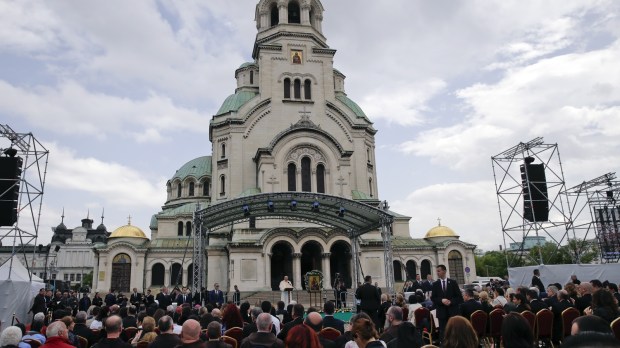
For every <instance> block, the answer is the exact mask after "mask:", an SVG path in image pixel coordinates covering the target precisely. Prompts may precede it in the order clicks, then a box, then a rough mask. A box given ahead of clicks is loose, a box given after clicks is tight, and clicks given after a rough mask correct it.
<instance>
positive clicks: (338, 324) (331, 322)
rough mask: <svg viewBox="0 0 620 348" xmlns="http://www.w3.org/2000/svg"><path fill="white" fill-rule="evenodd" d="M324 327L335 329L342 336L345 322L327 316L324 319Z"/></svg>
mask: <svg viewBox="0 0 620 348" xmlns="http://www.w3.org/2000/svg"><path fill="white" fill-rule="evenodd" d="M323 327H333V328H334V329H336V330H338V331H340V334H343V333H344V321H342V320H340V319H336V318H334V316H333V315H325V317H324V318H323Z"/></svg>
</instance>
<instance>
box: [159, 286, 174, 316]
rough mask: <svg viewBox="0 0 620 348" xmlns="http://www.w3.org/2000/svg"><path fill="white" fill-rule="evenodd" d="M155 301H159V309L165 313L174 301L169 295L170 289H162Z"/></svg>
mask: <svg viewBox="0 0 620 348" xmlns="http://www.w3.org/2000/svg"><path fill="white" fill-rule="evenodd" d="M155 299H156V300H157V303H158V307H159V308H161V309H163V310H164V311H165V310H166V309H167V308H168V306H170V305H171V304H172V299H171V298H170V295H168V288H167V287H165V286H164V287H163V288H161V292H160V293H159V294H157V296H156V297H155Z"/></svg>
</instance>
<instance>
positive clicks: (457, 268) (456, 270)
mask: <svg viewBox="0 0 620 348" xmlns="http://www.w3.org/2000/svg"><path fill="white" fill-rule="evenodd" d="M448 271H449V272H450V278H454V279H456V281H457V282H459V284H465V270H464V269H463V256H461V253H459V252H458V251H456V250H452V251H450V252H449V253H448Z"/></svg>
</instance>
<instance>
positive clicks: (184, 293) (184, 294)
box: [176, 286, 193, 306]
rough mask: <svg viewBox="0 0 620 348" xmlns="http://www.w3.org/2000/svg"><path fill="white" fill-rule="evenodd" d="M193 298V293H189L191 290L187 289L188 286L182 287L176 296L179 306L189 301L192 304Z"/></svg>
mask: <svg viewBox="0 0 620 348" xmlns="http://www.w3.org/2000/svg"><path fill="white" fill-rule="evenodd" d="M192 299H193V298H192V295H191V294H190V293H189V290H188V289H187V287H185V286H184V287H183V288H182V289H181V293H180V294H179V296H177V298H176V302H177V306H181V305H182V304H184V303H189V304H190V305H191V304H192Z"/></svg>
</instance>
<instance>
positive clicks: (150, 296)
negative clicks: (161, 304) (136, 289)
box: [142, 289, 155, 308]
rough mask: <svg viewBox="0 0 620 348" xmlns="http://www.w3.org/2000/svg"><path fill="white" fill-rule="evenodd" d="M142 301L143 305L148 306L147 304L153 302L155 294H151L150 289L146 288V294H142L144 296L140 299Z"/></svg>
mask: <svg viewBox="0 0 620 348" xmlns="http://www.w3.org/2000/svg"><path fill="white" fill-rule="evenodd" d="M142 301H143V302H144V305H145V306H146V307H147V308H148V306H150V305H152V304H153V303H155V296H153V294H151V289H148V290H146V295H144V298H143V299H142Z"/></svg>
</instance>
